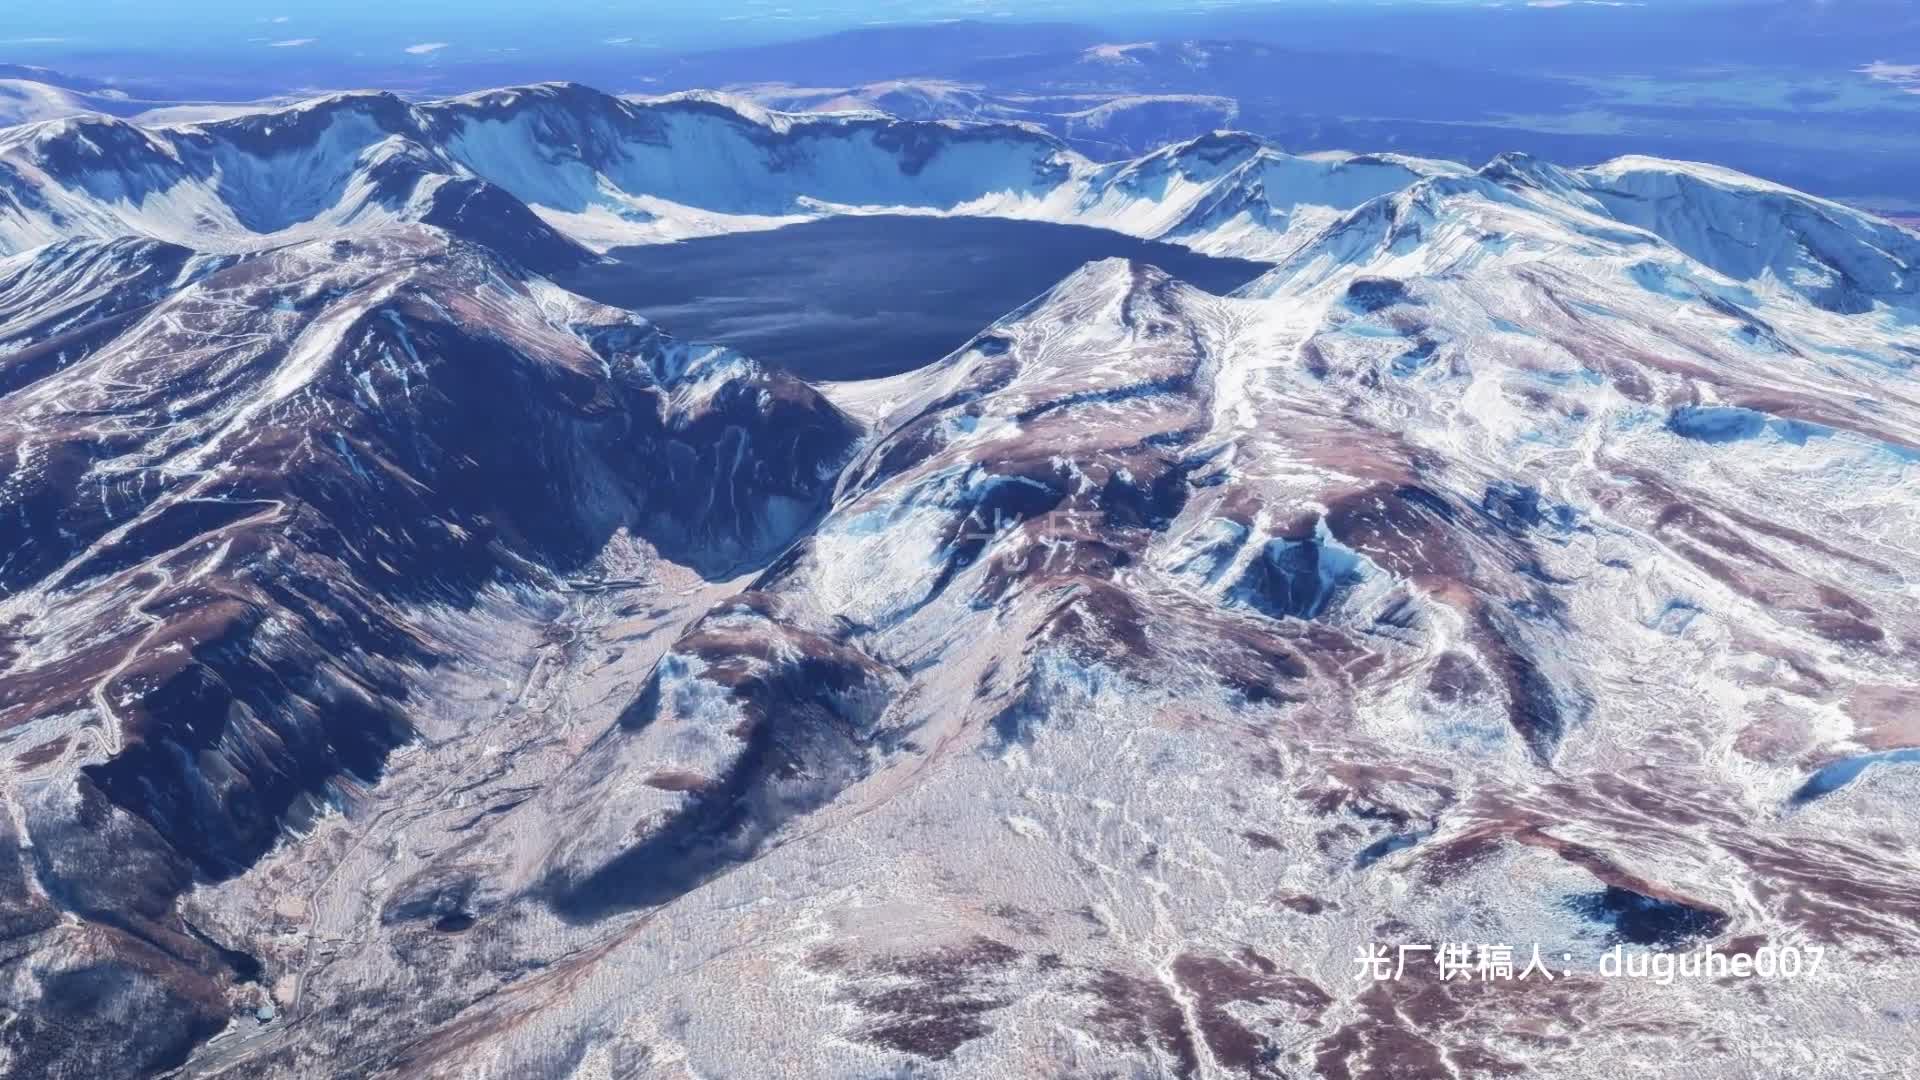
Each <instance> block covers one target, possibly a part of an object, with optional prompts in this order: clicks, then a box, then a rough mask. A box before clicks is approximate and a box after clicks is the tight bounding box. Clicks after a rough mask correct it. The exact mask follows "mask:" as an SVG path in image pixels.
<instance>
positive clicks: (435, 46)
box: [407, 41, 447, 56]
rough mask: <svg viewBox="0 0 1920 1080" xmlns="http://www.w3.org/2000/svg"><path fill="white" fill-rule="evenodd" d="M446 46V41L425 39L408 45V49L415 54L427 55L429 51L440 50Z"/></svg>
mask: <svg viewBox="0 0 1920 1080" xmlns="http://www.w3.org/2000/svg"><path fill="white" fill-rule="evenodd" d="M446 47H447V43H446V42H444V41H423V42H421V43H420V44H418V45H409V46H407V51H408V52H409V53H412V54H413V55H415V56H425V55H427V54H428V53H436V52H439V51H440V50H441V49H444V48H446Z"/></svg>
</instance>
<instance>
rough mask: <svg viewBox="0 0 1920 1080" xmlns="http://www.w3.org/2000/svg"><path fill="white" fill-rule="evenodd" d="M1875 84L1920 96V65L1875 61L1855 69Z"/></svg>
mask: <svg viewBox="0 0 1920 1080" xmlns="http://www.w3.org/2000/svg"><path fill="white" fill-rule="evenodd" d="M1854 70H1855V71H1857V72H1859V73H1860V74H1862V75H1865V76H1866V77H1867V78H1869V79H1872V80H1873V81H1875V82H1883V83H1887V84H1889V85H1892V86H1894V87H1895V88H1897V89H1900V90H1905V91H1906V92H1907V93H1909V94H1920V64H1889V63H1887V62H1886V61H1885V60H1875V61H1874V62H1873V63H1871V64H1867V65H1866V66H1864V67H1858V68H1855V69H1854Z"/></svg>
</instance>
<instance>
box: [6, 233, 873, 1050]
mask: <svg viewBox="0 0 1920 1080" xmlns="http://www.w3.org/2000/svg"><path fill="white" fill-rule="evenodd" d="M190 261H191V260H188V259H185V258H184V253H182V252H179V251H177V250H174V249H168V248H164V247H160V246H156V245H152V244H146V245H136V246H134V247H132V248H128V247H127V245H125V244H114V245H108V246H106V247H104V248H95V249H87V248H83V247H79V246H69V247H67V248H64V249H61V250H59V251H56V252H44V253H40V254H39V255H37V256H34V257H30V259H29V262H28V264H26V265H22V266H20V267H17V268H10V269H14V270H15V275H14V277H13V280H15V281H16V283H17V285H18V290H16V291H25V292H27V293H31V294H34V295H37V296H42V297H54V296H59V297H65V298H68V302H67V303H65V304H64V305H61V304H56V303H49V302H46V301H43V302H41V303H40V304H37V305H35V306H34V307H33V316H34V319H38V320H39V323H38V324H36V323H35V322H34V321H33V319H27V320H14V321H10V322H9V324H8V329H9V330H10V331H18V332H20V333H22V334H24V335H27V336H38V335H36V334H35V330H36V327H38V329H39V332H40V333H41V334H45V333H46V332H47V331H46V328H45V327H44V325H43V324H44V321H45V319H46V318H47V317H48V316H52V315H59V316H60V324H59V326H58V327H57V328H55V331H54V332H53V333H52V335H51V336H50V337H49V338H48V341H49V342H51V343H52V344H53V345H56V346H58V345H63V344H64V346H65V354H66V355H65V356H64V359H63V360H61V361H60V362H57V363H52V364H49V363H46V362H44V360H42V359H41V358H40V357H39V355H38V353H37V352H36V351H35V350H34V349H31V348H28V349H20V350H18V351H14V352H11V353H9V354H8V356H7V358H6V359H7V364H6V367H7V371H8V373H9V375H10V376H11V377H10V378H9V380H8V385H9V390H8V393H7V394H6V396H5V397H4V398H0V408H3V409H4V417H5V419H4V421H0V432H4V434H0V445H4V446H5V453H4V455H0V456H4V457H5V458H6V460H7V461H9V463H10V467H9V468H8V469H7V471H6V474H5V478H4V481H0V485H3V487H4V490H5V492H6V497H7V502H8V503H9V505H11V506H12V507H14V508H15V511H16V512H15V513H11V514H9V515H7V517H6V524H5V525H4V526H0V533H3V535H0V546H4V547H5V549H6V550H7V551H8V552H9V558H8V559H7V560H6V562H5V567H4V581H5V586H6V591H7V598H6V600H5V601H4V604H5V608H6V611H7V615H6V617H5V626H6V631H5V634H6V637H5V640H6V642H7V646H8V649H7V655H8V664H9V667H10V668H11V669H12V670H11V671H10V674H9V676H8V678H7V680H6V687H5V692H4V700H0V711H3V712H4V715H5V717H6V719H5V725H6V727H8V728H9V729H13V730H16V731H18V730H22V729H24V730H25V731H28V732H34V733H36V738H35V742H36V743H37V744H38V745H37V746H36V747H35V748H33V749H32V750H31V751H28V752H27V754H26V756H27V758H28V759H30V760H31V761H32V762H33V768H31V769H29V770H27V771H26V773H25V775H24V777H23V778H22V779H23V780H24V786H23V787H22V789H21V795H20V796H19V797H18V798H17V801H16V802H15V803H14V809H15V811H16V812H17V813H18V814H19V815H20V820H19V821H18V822H17V825H18V827H19V828H20V829H21V830H22V835H23V837H24V838H27V839H30V840H31V848H30V849H26V848H23V849H22V850H21V852H17V853H16V855H17V859H16V865H15V867H14V869H15V870H16V872H18V873H22V874H25V875H26V877H25V880H28V881H31V882H33V883H34V884H35V888H33V889H32V890H29V892H28V894H26V895H23V896H22V897H19V898H18V899H19V900H20V902H21V903H22V904H23V905H25V907H26V908H27V909H28V910H33V911H44V912H47V913H52V914H57V913H60V912H66V913H70V914H73V915H78V916H80V917H81V919H82V921H81V922H80V923H78V924H68V925H66V926H65V928H64V929H61V930H58V931H57V932H56V935H55V936H56V938H58V939H64V938H65V937H67V936H70V935H73V934H80V935H96V936H99V937H101V938H102V939H103V942H104V945H103V947H105V949H106V955H107V956H109V957H111V956H114V955H115V949H116V948H117V947H118V946H119V945H126V946H127V948H129V949H134V950H136V951H138V949H140V948H148V947H154V944H153V943H154V939H155V938H156V937H159V936H165V937H168V938H169V940H173V941H175V948H176V949H177V952H178V953H179V954H180V955H181V956H182V957H185V958H187V959H190V960H192V961H194V962H196V963H199V965H200V968H201V969H203V971H202V973H203V974H204V973H205V972H206V971H210V970H212V968H217V967H218V964H216V963H214V959H217V952H215V953H209V952H208V948H209V947H208V946H204V945H197V944H195V941H196V939H195V938H194V937H193V936H192V935H191V934H190V933H187V932H186V930H185V928H184V927H185V924H184V923H183V922H182V921H181V919H180V917H179V915H178V914H177V912H175V911H174V910H173V909H172V907H171V897H172V896H174V895H176V894H178V893H179V892H180V891H182V890H183V889H185V888H187V887H188V885H189V884H190V883H191V882H192V881H194V880H196V879H197V880H200V881H219V880H223V879H227V878H231V877H232V876H234V875H236V874H239V873H243V872H244V871H245V870H246V869H247V868H248V867H250V866H251V865H253V864H254V862H255V861H256V860H257V859H258V858H259V857H260V856H261V855H262V854H264V853H265V852H266V851H268V850H269V848H270V847H272V845H274V844H275V843H276V842H278V841H279V840H280V839H281V838H282V837H283V836H284V835H285V834H286V830H288V829H290V828H291V829H295V830H299V829H302V828H305V827H307V824H308V823H309V822H310V821H311V819H312V817H313V816H314V815H315V814H318V813H322V812H324V810H325V808H326V807H327V806H328V805H329V804H330V803H332V804H337V803H340V802H341V801H343V800H344V801H347V802H350V801H351V800H352V794H351V793H352V791H353V790H355V789H356V788H359V787H362V786H369V785H374V784H377V783H378V780H379V778H380V776H381V773H382V769H383V764H384V762H385V760H386V758H387V756H388V755H389V754H390V753H392V752H393V751H394V750H395V749H396V748H397V747H400V746H402V745H404V744H406V743H408V742H409V741H411V740H414V739H417V738H420V737H422V736H423V731H422V728H421V726H420V722H419V717H418V700H419V696H420V695H421V694H422V693H423V692H430V688H431V680H432V672H433V670H434V669H435V668H436V667H438V666H439V665H440V664H442V663H444V662H447V661H449V660H451V659H457V658H459V657H460V655H461V653H462V651H463V649H465V648H468V647H470V644H469V642H467V641H455V640H449V639H447V638H446V637H444V636H441V635H437V634H435V633H434V632H433V631H431V630H430V629H428V628H426V627H425V626H424V625H423V624H422V621H421V620H422V618H423V613H424V612H430V611H433V610H436V609H441V608H448V607H452V608H458V609H463V610H469V611H476V612H481V613H485V612H488V611H490V610H491V609H495V608H497V609H499V610H498V611H497V612H495V613H494V617H497V618H499V619H500V620H502V621H503V622H512V621H513V620H515V619H520V620H533V619H536V618H537V617H538V615H539V613H541V612H543V611H546V610H549V609H551V608H552V607H553V606H554V605H555V604H556V603H557V601H556V599H555V597H556V595H557V594H558V593H559V592H560V591H562V589H563V582H564V580H565V579H566V578H567V577H569V576H571V575H574V574H577V573H579V572H580V571H581V569H582V568H583V567H585V566H587V565H588V564H589V563H590V562H591V560H593V559H595V558H597V557H598V556H599V555H600V554H601V553H602V552H603V551H604V550H605V549H606V548H607V546H608V544H609V542H610V540H611V538H613V537H614V536H615V535H616V534H619V535H623V536H626V537H628V538H630V539H632V540H633V541H634V542H644V543H646V544H649V545H652V546H654V547H657V549H658V550H660V551H662V552H666V553H669V554H670V555H671V557H673V558H674V559H676V560H677V561H679V562H682V563H684V564H686V565H688V566H690V567H692V568H694V569H695V570H696V571H698V572H700V573H705V574H709V575H726V574H730V573H732V572H735V568H737V567H742V566H752V565H755V564H756V563H758V562H763V561H765V560H766V559H767V558H769V557H770V556H771V555H772V554H774V553H776V552H777V551H779V550H780V549H781V548H782V547H783V546H784V545H785V544H786V543H787V542H788V541H789V540H790V539H791V538H792V536H793V535H794V534H795V533H797V532H798V531H799V530H801V529H802V528H804V527H805V525H806V523H807V521H808V520H809V518H810V517H811V516H812V515H814V514H815V513H816V512H817V511H818V509H819V507H820V505H821V503H822V500H823V498H824V496H825V494H826V492H827V490H828V485H829V484H830V482H831V479H832V476H833V475H834V472H835V471H836V469H837V467H838V465H839V462H840V461H841V459H842V458H844V457H845V455H846V454H847V452H848V451H849V449H850V446H851V443H852V439H853V438H854V435H855V429H854V428H853V426H852V425H851V424H850V423H849V422H848V421H847V420H846V419H845V418H844V417H843V416H841V415H840V414H839V413H838V411H837V410H835V409H834V408H833V407H832V406H831V405H829V404H828V403H827V402H826V401H825V400H824V399H822V398H820V397H819V395H818V394H816V393H814V392H813V391H812V390H810V389H809V388H807V387H805V386H803V385H801V384H798V383H796V382H795V381H794V380H792V379H790V378H787V377H784V376H780V375H776V374H772V373H768V372H764V371H762V370H760V369H759V368H758V367H756V366H755V365H753V364H752V363H751V362H750V361H748V360H746V359H744V358H742V357H739V356H737V355H734V354H731V353H728V352H726V351H724V350H720V349H711V348H698V347H691V346H687V345H684V344H681V343H678V342H675V341H672V340H671V339H669V338H666V337H664V336H663V335H661V334H660V333H659V331H657V330H656V329H654V328H653V327H651V326H649V325H647V324H645V323H644V322H641V321H639V320H637V319H635V318H633V317H631V316H629V315H627V314H625V313H623V312H618V311H612V310H608V309H603V308H597V307H595V306H593V305H591V304H588V303H586V302H584V301H580V300H577V299H576V298H573V297H570V296H567V295H566V294H564V293H560V292H559V291H558V290H555V289H553V288H552V287H550V286H545V285H543V284H541V283H539V282H538V281H530V282H529V281H522V280H519V279H518V278H516V277H515V276H514V275H513V272H512V271H510V270H509V269H508V268H507V265H506V264H504V263H501V262H500V261H498V260H497V259H496V258H495V257H493V256H492V255H490V254H488V253H486V252H485V251H483V250H481V249H477V248H473V247H469V246H466V245H464V244H462V243H460V242H458V241H454V240H452V239H450V238H448V237H446V236H445V235H444V234H440V233H436V232H433V231H431V230H420V229H415V230H411V231H404V232H400V233H390V234H382V235H379V236H376V237H372V238H369V239H364V240H354V241H346V240H340V241H331V242H324V243H313V244H308V245H303V246H294V247H290V248H283V249H280V250H277V251H275V252H272V253H269V254H262V255H257V256H252V257H248V258H244V259H242V260H240V261H239V262H237V263H236V264H234V265H232V266H229V267H226V268H224V269H208V268H190V267H188V266H187V265H186V264H187V263H188V262H190ZM79 276H84V277H86V278H87V279H88V282H89V284H87V285H85V286H82V285H80V284H79V283H77V282H76V281H75V280H73V279H74V278H76V277H79ZM163 279H164V280H168V281H169V282H170V287H169V288H168V289H166V290H164V292H163V295H162V297H161V298H160V299H159V300H158V301H157V302H156V303H153V304H151V305H148V306H146V307H144V308H141V309H139V310H137V311H135V312H132V313H131V314H132V315H134V317H133V318H132V319H131V320H129V318H128V314H129V313H124V312H121V311H118V310H115V308H116V307H120V306H125V305H126V304H128V303H131V302H132V301H131V300H129V299H128V298H129V297H135V296H137V290H138V288H139V287H140V283H142V282H145V281H154V280H163ZM103 290H110V295H112V296H114V297H117V298H119V299H118V300H117V301H116V302H115V303H114V304H111V305H108V306H107V307H106V308H105V309H104V310H103V309H101V307H100V306H99V305H98V304H97V303H96V304H95V305H94V306H88V305H86V304H84V303H82V302H81V300H80V299H79V298H80V297H81V296H87V297H96V298H97V297H99V296H100V295H101V294H102V292H103ZM10 295H12V292H11V291H10ZM40 351H42V352H43V351H45V346H42V347H40ZM27 365H33V368H34V370H32V371H27V370H24V368H25V367H26V366H27ZM486 618H487V616H485V615H479V616H477V620H478V621H477V623H476V625H473V626H469V627H467V628H466V630H465V633H466V634H467V635H469V637H472V636H475V635H477V636H479V637H481V638H483V639H484V637H485V633H486ZM23 668H30V670H23ZM40 735H44V736H49V737H39V736H40ZM76 793H77V794H78V796H79V801H78V802H77V803H76V802H75V801H73V796H74V795H75V794H76ZM27 850H30V851H31V853H32V854H31V858H30V859H29V858H27V856H26V855H25V854H24V852H25V851H27ZM120 859H127V860H132V861H133V862H134V863H135V864H136V865H142V866H145V867H146V869H145V870H144V871H143V872H139V873H127V874H121V873H108V872H106V869H107V868H108V867H110V866H112V865H114V863H115V860H120ZM133 894H138V895H141V896H143V897H144V899H143V900H142V901H141V902H139V903H133V902H132V901H131V896H132V895H133ZM23 917H25V916H23ZM55 946H56V942H48V943H46V945H45V948H46V949H47V950H49V952H48V953H43V954H42V955H58V954H59V952H60V949H61V948H68V949H70V948H71V947H72V944H71V942H65V943H64V944H62V945H60V947H58V948H56V947H55ZM36 951H38V950H36ZM210 957H212V958H214V959H209V958H210ZM119 961H124V962H128V963H131V961H130V960H127V958H126V956H120V957H119ZM102 962H103V963H105V962H107V961H105V960H103V961H102ZM208 965H212V968H210V967H209V966H208ZM99 977H101V978H104V979H109V980H112V979H119V978H122V977H124V973H123V975H114V974H110V973H106V972H103V973H102V974H101V975H100V976H99ZM136 981H137V980H136ZM51 992H52V991H49V993H51ZM189 996H192V995H189ZM202 1034H204V1032H203V1033H202ZM41 1035H42V1036H43V1037H45V1038H53V1036H52V1034H51V1032H41ZM56 1041H57V1040H56ZM26 1044H27V1045H34V1044H35V1043H34V1040H26Z"/></svg>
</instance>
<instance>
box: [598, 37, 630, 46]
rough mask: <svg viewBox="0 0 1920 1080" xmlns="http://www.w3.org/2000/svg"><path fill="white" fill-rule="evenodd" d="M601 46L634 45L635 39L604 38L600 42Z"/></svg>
mask: <svg viewBox="0 0 1920 1080" xmlns="http://www.w3.org/2000/svg"><path fill="white" fill-rule="evenodd" d="M600 44H602V45H631V44H633V39H632V38H630V37H610V38H602V39H601V41H600Z"/></svg>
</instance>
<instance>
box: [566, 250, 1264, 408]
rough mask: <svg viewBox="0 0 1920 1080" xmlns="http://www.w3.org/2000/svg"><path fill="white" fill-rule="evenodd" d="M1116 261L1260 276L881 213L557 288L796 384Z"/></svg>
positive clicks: (936, 335) (1229, 277) (899, 349)
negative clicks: (795, 378)
mask: <svg viewBox="0 0 1920 1080" xmlns="http://www.w3.org/2000/svg"><path fill="white" fill-rule="evenodd" d="M1115 256H1119V257H1124V258H1130V259H1137V260H1140V261H1143V262H1148V263H1152V264H1153V265H1155V266H1158V267H1160V268H1161V269H1163V270H1166V271H1167V272H1168V273H1170V274H1172V275H1174V276H1175V277H1178V278H1181V279H1182V280H1185V281H1188V282H1190V283H1192V284H1194V285H1197V286H1199V287H1200V288H1203V289H1206V290H1208V291H1209V292H1216V293H1225V292H1231V291H1232V290H1234V289H1236V288H1239V287H1240V286H1241V285H1244V284H1245V283H1247V282H1249V281H1251V280H1253V279H1254V278H1256V277H1258V276H1259V275H1260V274H1261V273H1262V272H1263V271H1264V270H1265V269H1266V266H1265V265H1264V264H1261V263H1255V262H1248V261H1246V260H1243V259H1216V258H1213V257H1211V256H1207V255H1199V254H1195V253H1194V252H1191V251H1188V250H1187V249H1185V248H1182V247H1176V246H1174V245H1172V244H1159V243H1153V242H1151V241H1145V240H1136V239H1134V238H1132V237H1129V236H1122V235H1121V234H1119V233H1115V232H1108V231H1106V230H1104V229H1089V228H1083V227H1080V226H1075V225H1053V224H1048V223H1045V222H1031V221H1002V220H997V219H992V218H932V217H908V216H897V217H895V216H883V217H842V218H827V219H825V220H822V221H814V222H808V223H806V224H803V225H791V226H788V227H787V228H784V229H776V230H774V231H772V232H756V233H738V234H734V235H730V236H715V237H707V238H704V239H699V240H686V241H682V242H680V243H677V244H659V245H652V246H646V247H632V248H621V249H619V250H617V251H615V252H613V253H612V257H613V258H614V259H616V260H617V262H616V263H614V264H613V265H603V266H596V267H592V268H589V269H587V270H584V271H580V272H578V273H576V274H574V275H572V276H570V277H567V278H564V279H563V281H562V283H563V284H565V285H566V286H567V287H568V288H570V289H573V290H574V291H576V292H579V293H582V294H584V295H586V296H590V297H593V298H594V299H597V300H601V301H603V302H606V303H611V304H617V305H619V306H621V307H627V308H632V309H633V310H636V311H638V312H640V313H641V314H643V315H646V316H647V317H648V318H651V319H653V320H654V321H655V322H657V323H659V324H660V325H661V326H662V327H664V328H665V329H666V330H668V331H669V332H670V333H672V334H674V335H675V336H676V337H679V338H682V339H685V340H691V341H713V342H720V343H723V344H726V345H731V346H733V347H734V348H737V349H739V350H740V351H742V352H744V353H747V354H748V355H750V356H753V357H755V358H757V359H759V360H761V361H763V362H766V363H769V364H776V365H779V366H781V367H785V368H787V369H789V370H791V371H793V372H795V373H796V374H799V375H801V376H802V377H804V378H808V379H863V378H874V377H877V376H882V375H892V374H896V373H898V372H901V371H908V370H911V369H913V368H916V367H920V366H922V365H924V364H928V363H931V362H933V361H935V360H938V359H939V358H940V357H942V356H945V355H946V354H947V353H949V352H951V351H953V350H954V349H956V348H958V347H959V346H961V345H963V344H965V343H966V341H967V340H968V339H969V338H971V337H973V336H974V335H975V334H976V333H978V332H979V331H980V330H981V329H982V328H983V327H985V326H986V325H987V324H989V323H991V322H993V321H994V320H995V319H997V318H999V317H1000V316H1002V315H1004V314H1006V313H1007V312H1009V311H1011V310H1013V309H1014V308H1016V307H1019V306H1020V305H1021V304H1024V303H1026V302H1027V301H1028V300H1031V299H1033V298H1034V297H1035V296H1038V295H1039V294H1040V293H1042V292H1045V291H1046V290H1047V289H1048V288H1050V287H1052V286H1053V285H1054V284H1055V283H1057V282H1058V281H1059V280H1060V279H1061V278H1064V277H1066V276H1067V275H1068V274H1070V273H1072V272H1073V271H1074V270H1076V269H1078V268H1079V267H1080V266H1082V265H1083V264H1085V263H1087V262H1090V261H1092V260H1095V259H1104V258H1110V257H1115Z"/></svg>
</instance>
